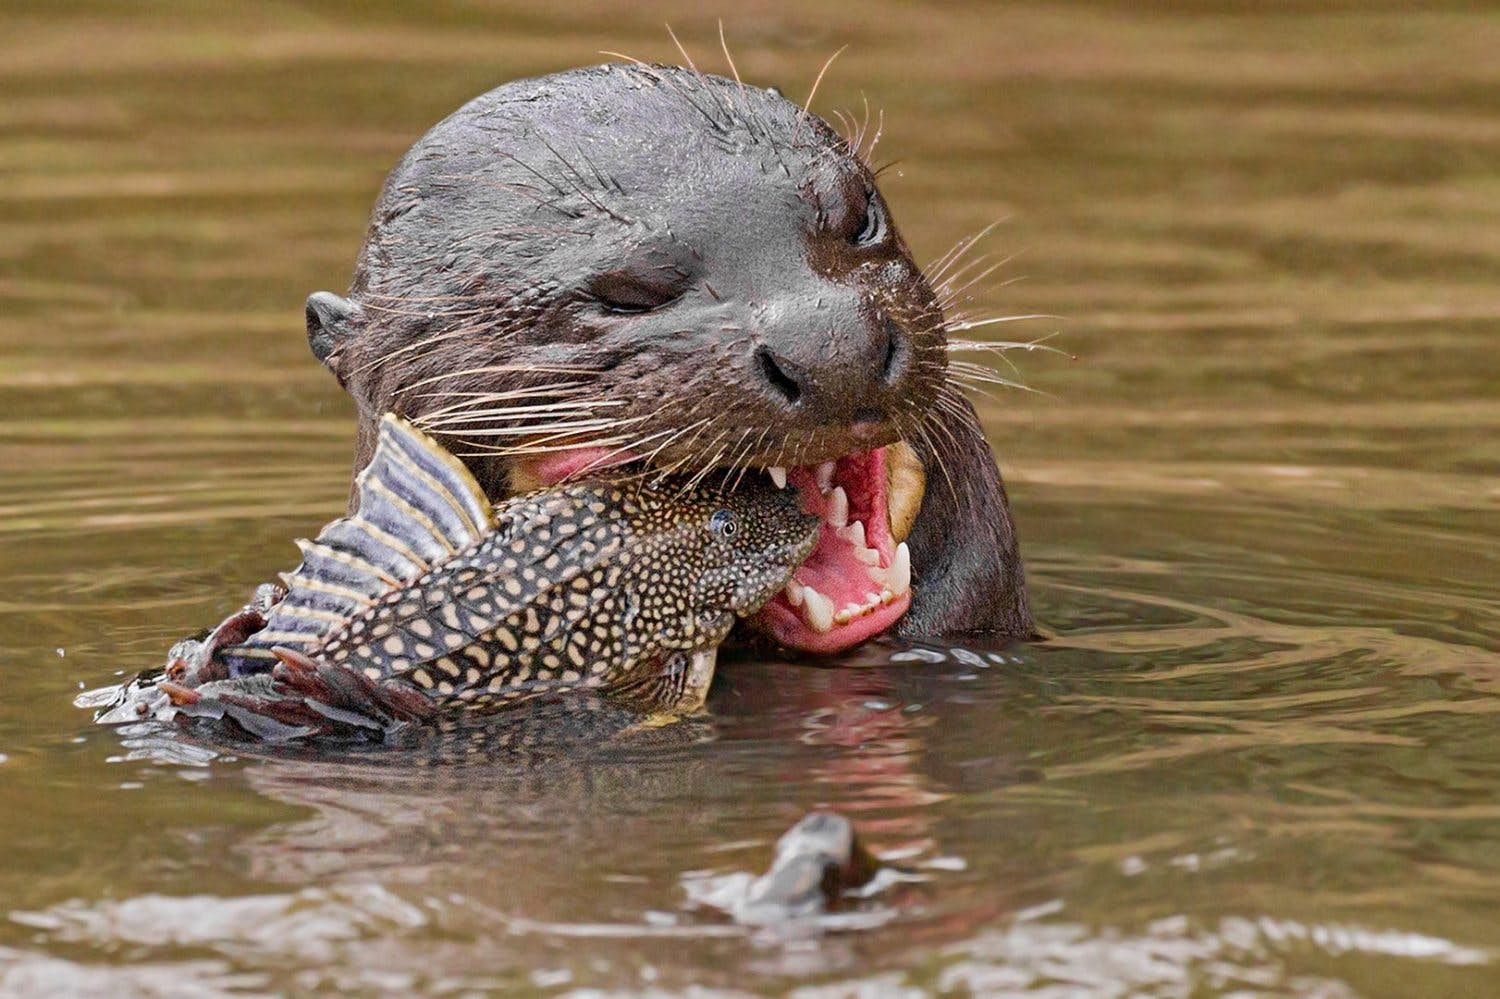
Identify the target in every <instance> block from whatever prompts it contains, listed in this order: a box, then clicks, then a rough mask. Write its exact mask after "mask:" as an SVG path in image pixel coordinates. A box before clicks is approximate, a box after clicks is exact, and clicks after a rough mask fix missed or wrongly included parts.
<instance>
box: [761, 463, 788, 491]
mask: <svg viewBox="0 0 1500 999" xmlns="http://www.w3.org/2000/svg"><path fill="white" fill-rule="evenodd" d="M766 471H768V472H770V473H771V481H772V482H774V483H776V488H777V489H785V488H786V469H784V468H782V467H781V466H780V465H772V466H771V467H770V468H768V469H766Z"/></svg>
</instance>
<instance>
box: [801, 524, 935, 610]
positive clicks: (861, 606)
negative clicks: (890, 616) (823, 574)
mask: <svg viewBox="0 0 1500 999" xmlns="http://www.w3.org/2000/svg"><path fill="white" fill-rule="evenodd" d="M856 527H858V528H859V529H860V530H859V536H860V537H861V539H862V538H863V536H864V530H863V527H864V525H862V524H860V523H859V521H855V522H854V523H853V524H850V525H849V526H848V527H846V528H843V529H842V530H841V532H840V536H844V537H847V534H853V533H855V531H854V529H855V528H856ZM845 532H847V534H846V533H845ZM854 551H855V556H856V557H857V558H859V560H860V561H861V562H866V563H867V564H866V565H865V572H866V573H867V574H868V575H869V577H870V581H871V582H872V583H874V584H875V585H876V586H878V587H879V588H880V589H879V590H878V591H872V592H870V593H867V594H866V595H865V599H864V602H863V603H849V604H845V605H844V606H843V607H840V608H839V609H838V610H837V611H835V610H834V606H833V598H832V597H830V596H828V595H827V594H825V593H822V592H820V591H819V590H818V589H817V588H815V587H813V586H811V585H809V584H807V583H803V582H799V581H798V580H796V579H790V580H788V581H787V584H786V589H785V591H784V592H785V593H786V599H787V603H789V604H791V605H792V606H793V607H800V608H801V609H802V619H803V620H804V621H806V622H807V624H808V626H809V627H810V628H812V630H813V631H816V632H819V633H822V632H826V631H828V630H830V629H832V628H833V626H834V625H835V624H839V625H844V624H848V623H849V622H850V621H853V620H854V619H855V618H857V617H863V616H864V615H866V614H868V613H870V612H871V611H873V610H875V609H876V608H878V607H883V606H885V605H886V604H888V603H890V602H891V601H893V600H895V599H896V598H897V597H899V596H902V595H903V594H905V593H906V592H907V591H908V590H910V589H911V550H910V549H908V548H907V547H906V542H904V541H903V542H902V543H901V544H899V545H897V546H896V552H895V554H894V555H892V556H891V564H890V566H889V567H886V568H882V567H881V565H880V553H879V552H877V551H875V549H873V548H864V547H863V546H855V549H854ZM865 553H868V555H869V556H870V559H869V560H867V559H866V557H865Z"/></svg>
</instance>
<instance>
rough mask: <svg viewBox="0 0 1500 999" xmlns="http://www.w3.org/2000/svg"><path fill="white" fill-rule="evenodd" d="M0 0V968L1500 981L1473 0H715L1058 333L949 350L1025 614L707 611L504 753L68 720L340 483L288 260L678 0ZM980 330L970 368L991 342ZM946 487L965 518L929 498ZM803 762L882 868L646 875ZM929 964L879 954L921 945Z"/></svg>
mask: <svg viewBox="0 0 1500 999" xmlns="http://www.w3.org/2000/svg"><path fill="white" fill-rule="evenodd" d="M418 6H419V5H411V6H410V7H407V6H405V5H396V4H379V5H376V4H364V3H361V4H355V3H323V4H313V3H302V4H290V3H254V4H252V3H219V4H187V3H179V4H167V3H154V4H133V3H130V4H127V3H119V4H111V3H104V2H92V3H68V4H30V5H19V6H18V5H7V7H6V9H5V11H4V13H3V14H0V578H3V579H4V580H5V584H6V585H5V589H4V591H3V593H0V754H3V756H0V760H3V762H0V795H3V797H0V804H3V807H0V991H4V992H25V991H28V990H29V991H36V992H42V991H49V990H50V991H51V992H53V993H54V994H100V995H120V994H126V993H137V994H190V995H198V994H216V993H234V992H243V993H250V994H256V993H265V992H275V991H287V990H290V991H297V992H310V991H318V990H323V991H328V992H334V991H347V992H356V993H368V994H380V993H400V992H404V991H408V990H416V991H423V992H431V993H454V994H461V993H465V992H478V991H485V990H490V989H503V988H515V989H518V990H521V991H528V992H538V993H543V992H552V991H568V990H573V989H579V988H587V987H594V986H597V987H602V988H606V989H639V988H647V987H654V988H659V989H663V990H668V991H673V990H677V989H680V988H682V987H684V986H686V985H687V984H689V983H692V982H697V983H701V984H703V985H705V986H708V987H710V988H713V989H718V990H725V991H735V990H749V991H782V990H784V989H787V988H789V987H792V986H794V985H809V984H822V985H829V986H838V987H836V988H832V989H831V990H830V991H826V992H816V991H814V992H808V993H806V994H807V995H845V994H854V993H855V992H856V991H858V990H859V989H863V990H865V991H864V992H863V993H861V994H871V995H874V994H886V993H894V992H896V990H898V989H899V988H901V987H907V988H910V989H912V990H918V991H962V990H964V989H970V990H973V991H975V992H979V993H984V994H1005V993H1008V992H1024V991H1027V990H1045V989H1046V988H1048V987H1053V988H1055V989H1057V991H1054V992H1048V993H1047V994H1049V995H1074V994H1077V995H1090V996H1093V995H1098V996H1116V995H1120V996H1123V995H1162V996H1189V995H1210V994H1218V993H1221V992H1227V991H1233V990H1235V989H1239V990H1240V992H1239V993H1238V994H1242V995H1308V996H1313V995H1316V996H1327V997H1344V996H1351V995H1368V996H1418V995H1420V996H1476V995H1483V994H1491V993H1494V992H1495V991H1497V983H1500V966H1497V964H1500V907H1497V905H1496V902H1497V897H1500V730H1497V712H1500V571H1497V570H1500V566H1497V528H1500V444H1497V430H1500V391H1497V389H1500V349H1497V342H1500V341H1497V337H1500V175H1497V171H1496V164H1497V162H1500V96H1497V95H1500V60H1496V58H1495V53H1496V52H1497V51H1500V14H1497V13H1495V12H1493V11H1489V10H1486V9H1485V8H1484V7H1483V6H1481V5H1473V4H1453V5H1451V6H1450V5H1442V4H1428V5H1423V6H1424V8H1425V9H1424V11H1423V12H1421V13H1416V12H1413V11H1412V10H1409V9H1408V6H1409V5H1405V4H1378V3H1357V4H1356V3H1351V4H1304V3H1296V4H1280V5H1275V6H1274V8H1272V5H1262V4H1255V5H1248V4H1246V5H1238V4H1227V3H1213V2H1195V3H1190V4H1178V5H1173V6H1174V9H1175V11H1176V12H1175V13H1172V14H1170V15H1166V14H1161V13H1147V12H1145V11H1143V10H1139V9H1137V8H1136V7H1134V6H1132V5H1129V4H1124V3H1107V2H1099V3H1077V4H1070V5H1045V4H1005V5H984V4H977V3H971V4H955V5H945V6H944V7H943V8H942V9H941V10H939V9H930V10H928V9H921V8H917V7H915V6H912V5H908V4H900V3H891V2H871V3H862V4H858V5H850V4H848V3H831V2H825V0H806V2H802V3H797V4H769V3H762V2H755V0H749V2H741V3H736V4H733V5H731V6H730V7H728V8H725V9H724V10H723V13H724V14H725V15H726V17H727V20H726V29H727V32H728V36H729V39H730V41H731V43H732V45H733V47H734V50H735V52H736V53H737V58H738V62H739V66H740V68H741V70H742V71H743V72H744V73H745V74H746V76H747V77H749V78H750V79H752V80H753V81H756V82H760V83H764V84H775V85H778V86H781V87H782V88H783V89H785V90H786V91H787V92H788V93H789V94H790V95H792V96H796V97H800V96H801V95H802V94H804V93H805V92H806V89H807V87H808V85H809V83H810V81H811V79H812V77H813V76H814V74H815V73H816V71H817V68H818V66H819V65H820V64H821V63H822V61H823V59H824V58H825V57H826V56H827V55H828V54H829V53H830V52H832V51H833V50H834V49H836V48H837V47H838V46H840V45H844V44H846V43H847V44H848V45H849V50H848V51H847V52H846V53H845V54H844V55H843V56H842V57H841V58H840V60H839V61H838V63H837V65H836V66H835V68H834V70H833V71H832V72H831V74H830V76H829V78H828V80H827V81H826V82H825V84H824V86H823V89H822V92H821V94H820V97H819V101H818V105H819V108H820V109H822V110H824V111H827V110H830V109H832V108H834V107H846V108H853V109H855V110H856V112H858V113H861V114H862V113H863V111H862V108H863V104H862V95H868V98H869V100H870V102H871V103H872V105H874V106H877V107H880V108H883V109H884V113H885V138H884V140H883V142H882V146H881V151H882V153H883V154H885V155H886V156H889V157H894V158H897V159H899V161H900V163H899V165H898V166H897V167H895V168H894V169H893V171H891V172H890V173H888V174H887V181H886V189H887V193H888V195H889V196H890V198H891V200H892V202H893V203H894V208H895V212H896V215H897V219H898V222H899V223H900V224H901V225H902V227H903V228H904V229H905V231H906V232H907V234H908V236H909V238H910V239H911V241H912V243H913V244H914V246H915V247H916V248H917V250H918V251H919V253H920V255H921V256H922V258H923V259H932V258H934V257H936V256H937V255H938V254H940V253H941V252H943V251H944V250H946V249H947V248H948V247H949V246H950V245H951V244H952V243H953V242H954V241H955V240H957V239H958V238H960V237H962V236H964V235H966V234H968V233H971V232H973V231H975V230H976V229H979V228H981V227H982V226H984V225H986V224H988V223H990V222H992V221H995V220H997V219H1004V220H1005V222H1004V223H1003V224H1002V225H1001V226H999V227H998V228H997V229H996V230H995V232H994V234H993V235H992V236H991V237H990V238H989V239H988V241H987V247H988V251H989V252H990V253H993V254H994V255H995V256H996V259H999V258H1002V257H1008V256H1011V255H1015V256H1014V259H1013V260H1011V261H1010V262H1008V263H1006V264H1005V265H1004V267H1002V268H1001V270H1000V271H999V272H997V274H996V275H995V277H994V278H993V279H992V280H990V281H989V282H987V283H986V284H985V285H984V286H983V287H981V288H979V289H977V290H976V294H977V297H978V302H977V306H978V308H980V309H982V310H984V311H989V312H1001V313H1012V312H1013V313H1031V312H1041V313H1055V314H1059V315H1062V316H1065V317H1067V318H1066V320H1065V321H1063V322H1061V323H1037V324H1031V325H1029V326H1027V327H1024V328H1022V327H1001V329H1002V330H1004V331H1005V332H1006V333H1017V334H1019V335H1023V336H1028V337H1029V336H1037V335H1041V334H1044V333H1047V332H1051V331H1052V330H1059V331H1060V336H1059V338H1058V339H1057V340H1056V341H1055V342H1057V343H1058V344H1060V345H1061V346H1063V347H1064V348H1065V349H1067V350H1068V351H1070V352H1071V353H1073V354H1075V355H1077V359H1076V360H1073V361H1068V360H1064V359H1061V358H1056V357H1047V356H1044V355H1027V356H1026V357H1023V358H1021V359H1020V363H1021V365H1022V367H1023V370H1024V372H1025V375H1026V378H1027V380H1028V381H1029V382H1030V383H1031V384H1032V385H1034V386H1036V387H1037V388H1040V389H1043V390H1045V391H1046V392H1047V393H1049V394H1048V395H1045V396H1044V395H1036V394H1025V393H1009V394H1007V395H1005V396H1003V397H1000V398H998V399H997V400H995V401H992V402H986V403H985V404H984V414H985V418H986V420H987V424H988V428H989V431H990V434H991V439H992V441H993V443H994V445H995V447H996V449H997V452H998V453H999V455H1000V457H1001V460H1002V463H1003V468H1004V470H1005V472H1006V474H1007V476H1008V480H1009V482H1010V485H1011V491H1012V496H1013V498H1014V500H1015V503H1016V512H1017V517H1018V519H1019V522H1020V529H1021V532H1022V536H1023V541H1024V544H1025V550H1026V554H1027V556H1028V559H1029V566H1030V571H1031V576H1032V585H1033V590H1034V598H1035V603H1036V605H1037V607H1038V610H1039V613H1040V615H1041V618H1042V619H1043V621H1044V622H1045V623H1046V625H1047V626H1048V628H1049V629H1050V630H1051V631H1053V632H1054V633H1055V634H1056V636H1057V637H1056V638H1055V640H1053V641H1051V642H1049V643H1047V644H1044V645H1036V646H1023V647H1017V648H1011V649H1008V650H1003V651H999V652H997V651H995V650H985V649H979V648H964V649H950V650H942V651H934V650H928V651H929V652H930V653H931V654H930V655H929V656H928V658H930V659H934V660H941V661H934V662H915V663H914V662H904V663H901V662H897V663H892V662H890V661H889V657H890V650H882V649H874V650H869V651H867V652H865V653H863V654H862V655H860V656H858V657H856V660H857V665H856V664H851V668H841V669H814V668H808V667H805V666H796V665H792V664H786V663H757V662H744V661H741V662H738V663H734V664H732V665H730V666H729V667H728V668H727V669H726V670H725V671H724V674H723V680H722V683H721V684H720V686H719V687H718V688H717V690H716V693H715V696H714V698H713V700H712V702H711V705H710V706H711V709H712V711H711V716H710V718H709V719H708V720H707V721H706V722H704V723H703V724H702V725H698V726H694V727H692V728H691V729H690V730H685V731H684V732H682V733H679V734H677V735H671V736H661V737H659V738H654V739H645V740H642V741H640V742H637V743H635V744H632V745H625V746H620V747H615V748H613V749H610V750H608V751H604V752H600V753H595V754H590V755H588V756H586V757H583V758H580V759H577V760H573V761H571V762H563V761H560V760H556V759H551V760H549V759H527V760H508V761H499V762H497V763H496V764H495V765H493V766H489V767H425V768H413V767H409V766H399V765H390V764H388V763H374V762H363V763H361V762H347V761H345V762H336V761H328V762H314V761H298V760H286V759H282V760H261V759H250V758H240V759H232V758H223V757H220V758H217V759H208V758H207V754H198V755H195V754H193V753H190V752H188V751H187V750H185V749H178V750H177V751H176V752H175V753H173V752H172V751H171V748H170V745H171V744H162V743H160V742H159V741H157V742H153V741H152V740H150V739H149V738H146V737H144V736H141V735H138V734H137V735H131V734H128V733H127V734H124V735H122V734H121V733H118V732H112V731H101V730H94V729H91V728H90V726H89V724H88V718H87V714H86V713H85V712H82V711H80V710H79V709H77V708H75V707H73V706H72V704H71V701H72V698H73V697H74V696H75V695H76V694H78V693H79V691H80V690H82V689H86V688H95V687H98V686H101V685H103V684H106V683H109V682H112V681H113V680H115V679H116V678H117V677H118V676H119V675H121V673H122V671H133V670H135V669H138V668H141V667H143V666H146V665H149V664H151V663H152V662H154V661H158V660H159V658H160V655H161V652H162V650H163V646H164V644H165V643H166V642H167V641H169V640H170V639H171V638H172V637H173V636H176V635H179V634H181V633H184V632H187V631H190V630H192V629H195V628H197V627H200V626H202V625H204V624H206V623H207V622H210V621H212V620H214V619H216V617H217V616H218V615H219V614H220V613H221V612H222V611H224V610H225V609H226V608H227V607H229V606H232V605H233V604H234V603H235V601H237V600H238V599H239V598H240V597H241V596H242V595H243V594H244V593H245V592H246V591H247V590H248V588H249V587H251V586H252V585H253V584H254V583H256V582H258V581H260V580H263V579H265V578H267V577H268V576H269V575H270V574H271V573H273V572H274V571H276V570H279V569H284V568H287V567H289V565H290V564H291V563H292V562H293V561H295V559H294V557H293V556H294V550H293V549H292V548H291V546H290V539H291V538H292V537H294V536H296V535H299V534H304V533H307V532H309V531H311V530H313V529H315V528H316V526H317V525H318V524H320V523H321V522H322V521H323V520H325V519H327V518H328V517H329V516H331V515H333V514H334V513H336V512H337V511H338V510H339V509H340V508H341V503H342V499H343V495H344V490H345V484H346V468H347V461H348V458H349V453H350V438H351V428H352V421H351V415H350V410H349V407H348V405H347V404H346V403H345V401H344V400H343V399H342V398H341V396H340V393H339V391H338V390H337V388H336V386H335V385H334V384H333V383H332V381H331V379H329V378H328V377H326V376H325V375H324V374H323V373H322V372H321V371H320V370H319V369H318V367H317V365H316V364H315V363H314V362H313V361H312V360H311V359H310V357H309V356H308V354H307V350H306V347H305V345H304V343H303V338H302V334H301V329H300V327H301V303H302V300H303V298H304V297H305V296H306V294H307V293H308V292H310V291H312V290H315V289H318V288H332V289H342V288H343V287H344V285H345V283H346V281H347V279H348V274H349V270H350V266H351V264H352V261H353V256H354V253H355V250H356V248H357V246H358V244H359V241H360V238H361V234H362V229H363V224H364V218H365V213H366V212H367V210H368V207H369V204H370V202H371V200H372V198H373V196H374V193H375V190H376V187H377V185H378V183H379V181H380V178H381V176H382V175H383V173H384V171H385V170H386V169H388V168H389V167H390V166H391V165H392V164H393V163H394V162H395V160H396V158H397V157H398V156H399V155H400V154H401V152H402V151H403V150H404V149H405V148H406V146H407V145H408V144H409V143H410V142H411V141H413V140H414V139H415V138H416V137H417V136H418V135H419V134H420V133H421V132H422V131H423V130H424V129H425V128H426V127H427V126H428V125H429V124H431V123H432V122H434V121H435V120H437V119H438V118H440V117H442V116H443V115H444V114H446V113H447V112H448V111H450V110H451V109H453V108H454V107H456V106H457V105H458V104H459V103H461V102H462V101H464V100H466V99H467V98H469V97H470V96H472V95H474V94H476V93H478V92H480V91H482V90H484V89H487V88H488V87H490V86H492V85H494V84H496V83H499V82H501V81H504V80H507V79H510V78H513V77H517V76H522V75H528V74H535V73H542V72H546V71H551V70H555V69H561V68H564V67H568V66H572V65H577V64H583V63H589V62H595V61H599V60H600V59H601V58H602V57H601V56H599V55H598V54H597V53H598V51H599V50H601V49H617V50H623V51H626V52H629V53H631V54H633V55H639V56H641V57H646V58H656V59H672V58H674V53H673V50H672V48H671V47H670V43H669V42H668V40H667V38H666V34H665V32H664V30H663V29H662V27H661V22H662V21H663V20H667V19H670V20H671V21H672V22H673V24H674V26H675V27H676V28H677V29H678V31H679V33H680V34H681V35H682V36H683V37H684V38H685V40H687V41H688V43H689V45H690V46H691V47H692V48H693V50H694V51H695V53H696V54H698V55H700V56H701V62H702V63H703V64H705V65H707V66H709V67H713V68H719V67H720V66H721V65H722V63H721V62H720V60H719V59H718V58H717V57H716V55H715V51H714V50H715V47H716V44H715V42H714V41H713V38H714V24H713V21H712V19H711V18H710V17H708V16H706V15H700V14H697V13H693V12H692V11H691V9H690V8H689V7H687V6H682V7H677V8H671V7H667V6H662V5H656V4H637V5H633V6H632V7H631V9H630V10H629V11H624V10H621V9H616V6H615V5H610V4H602V3H588V2H585V3H572V4H560V3H550V4H535V5H521V6H517V5H507V6H505V7H501V6H498V5H489V4H483V3H461V2H456V0H454V2H444V3H434V4H424V5H420V7H421V8H422V9H421V11H420V12H418V10H417V8H418ZM1002 370H1003V369H1002ZM959 540H961V539H959ZM816 806H832V807H837V808H839V809H841V810H843V811H844V812H845V813H846V814H848V815H850V816H851V817H853V818H854V819H855V820H856V821H857V822H858V823H859V824H860V825H861V827H862V828H863V829H864V830H865V833H866V836H867V837H868V839H869V840H870V842H871V844H872V845H873V846H875V847H876V848H877V849H880V850H882V851H886V852H888V853H891V854H892V855H898V856H902V857H904V858H905V859H904V860H903V861H902V863H903V864H904V865H905V866H906V867H907V868H908V869H909V870H911V871H913V872H916V873H918V874H920V875H922V876H923V878H924V880H920V881H911V882H908V883H904V884H901V885H898V886H895V887H893V888H891V889H889V890H887V891H885V892H883V893H881V894H880V895H878V896H876V897H875V898H873V899H871V900H870V901H869V902H868V903H866V905H865V908H864V909H863V911H862V915H863V916H864V917H867V918H868V921H869V922H871V923H875V922H880V921H882V920H885V922H884V924H883V925H880V926H875V927H873V928H870V927H866V928H861V929H850V928H847V927H846V928H843V929H842V930H839V929H838V928H824V929H821V930H815V929H812V928H808V927H801V928H799V929H797V930H796V931H795V932H791V933H785V934H775V933H750V932H744V931H740V930H738V929H736V928H734V927H732V926H730V925H729V924H727V923H725V922H724V921H722V920H720V919H717V918H715V917H713V916H712V915H710V914H707V913H703V912H698V911H691V910H690V909H689V908H688V907H687V898H688V895H687V887H686V886H687V885H688V884H689V883H690V882H692V881H693V879H694V878H695V877H699V876H704V875H706V874H716V873H727V872H731V871H735V870H749V869H754V868H757V867H759V866H761V865H762V864H763V863H764V861H765V859H766V857H767V855H768V851H769V846H770V844H771V843H772V842H773V841H774V839H775V837H776V836H777V835H778V834H779V833H780V832H781V831H782V830H783V829H784V828H785V827H786V826H787V825H788V824H789V823H790V822H792V821H793V820H795V819H796V817H797V816H798V815H800V814H801V813H802V812H803V811H805V810H806V809H808V808H812V807H816ZM914 994H916V993H914Z"/></svg>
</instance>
